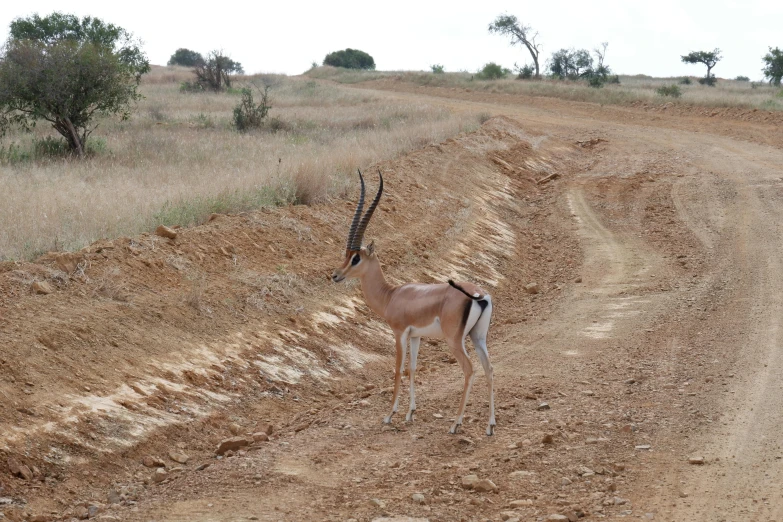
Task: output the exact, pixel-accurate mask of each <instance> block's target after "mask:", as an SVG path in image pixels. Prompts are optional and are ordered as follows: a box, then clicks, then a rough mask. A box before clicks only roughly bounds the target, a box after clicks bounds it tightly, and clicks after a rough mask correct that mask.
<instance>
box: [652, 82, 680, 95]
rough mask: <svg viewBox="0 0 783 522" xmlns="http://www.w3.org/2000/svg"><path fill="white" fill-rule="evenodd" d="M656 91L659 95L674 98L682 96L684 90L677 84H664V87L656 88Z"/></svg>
mask: <svg viewBox="0 0 783 522" xmlns="http://www.w3.org/2000/svg"><path fill="white" fill-rule="evenodd" d="M655 92H656V93H658V96H670V97H672V98H679V97H680V96H682V91H681V90H680V87H679V86H678V85H676V84H671V85H664V86H663V87H659V88H657V89H655Z"/></svg>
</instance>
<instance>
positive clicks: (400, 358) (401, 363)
mask: <svg viewBox="0 0 783 522" xmlns="http://www.w3.org/2000/svg"><path fill="white" fill-rule="evenodd" d="M394 342H395V347H396V348H397V356H396V358H395V364H394V395H393V396H392V410H391V412H390V413H389V414H388V415H387V416H386V417H384V418H383V423H384V424H390V423H391V419H392V415H394V414H395V413H397V405H398V404H399V402H400V384H401V383H402V370H403V369H404V367H405V345H406V344H407V337H406V336H405V332H399V333H398V332H394Z"/></svg>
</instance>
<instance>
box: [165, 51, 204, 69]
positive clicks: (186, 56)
mask: <svg viewBox="0 0 783 522" xmlns="http://www.w3.org/2000/svg"><path fill="white" fill-rule="evenodd" d="M202 63H204V57H203V56H201V53H197V52H196V51H191V50H190V49H185V48H184V47H181V48H179V49H177V50H176V51H174V54H172V55H171V58H169V63H168V65H182V66H184V67H194V66H196V65H200V64H202Z"/></svg>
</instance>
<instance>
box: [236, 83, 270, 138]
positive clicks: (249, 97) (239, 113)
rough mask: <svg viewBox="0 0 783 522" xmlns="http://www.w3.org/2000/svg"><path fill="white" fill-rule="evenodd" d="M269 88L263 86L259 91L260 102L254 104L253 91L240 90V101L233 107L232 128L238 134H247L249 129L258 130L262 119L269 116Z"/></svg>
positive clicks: (262, 123)
mask: <svg viewBox="0 0 783 522" xmlns="http://www.w3.org/2000/svg"><path fill="white" fill-rule="evenodd" d="M271 108H272V107H271V106H270V105H269V86H268V85H267V86H265V87H264V90H263V91H261V102H260V103H256V102H255V101H254V100H253V91H252V90H251V89H247V88H246V89H242V101H241V102H239V105H237V106H236V107H234V119H233V121H232V125H233V127H234V128H235V129H236V130H238V131H239V132H247V131H249V130H251V129H258V128H260V127H262V126H263V125H264V119H265V118H266V117H267V115H268V114H269V109H271Z"/></svg>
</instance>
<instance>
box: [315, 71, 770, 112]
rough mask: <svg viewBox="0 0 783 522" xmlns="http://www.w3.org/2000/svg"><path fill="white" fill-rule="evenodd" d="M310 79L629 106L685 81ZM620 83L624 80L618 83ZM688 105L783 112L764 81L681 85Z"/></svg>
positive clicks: (349, 74) (362, 75)
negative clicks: (595, 84)
mask: <svg viewBox="0 0 783 522" xmlns="http://www.w3.org/2000/svg"><path fill="white" fill-rule="evenodd" d="M307 75H308V76H309V77H311V78H322V79H329V80H332V81H335V82H338V83H348V84H354V83H358V82H363V81H369V80H378V79H382V78H388V79H394V80H396V81H400V82H409V83H412V84H417V85H434V86H440V87H456V88H459V89H466V90H474V91H477V92H488V93H505V94H519V95H528V96H545V97H553V98H562V99H566V100H574V101H585V102H594V103H601V104H612V105H630V104H635V103H639V102H644V103H651V104H656V103H664V102H663V100H664V98H661V97H660V96H658V94H657V93H656V92H655V90H656V89H658V88H659V87H661V86H664V85H670V84H672V83H679V82H681V80H682V79H681V78H653V77H651V76H646V75H641V74H640V75H634V76H616V75H610V76H608V77H607V81H606V84H605V88H603V89H591V88H589V86H588V85H587V84H586V83H585V82H563V81H560V80H554V79H549V78H543V79H541V80H539V81H535V82H520V81H516V79H514V80H512V79H497V80H485V81H481V82H476V81H471V78H475V74H471V73H469V72H447V73H445V74H442V75H433V74H431V73H429V72H426V73H417V72H410V71H407V72H406V71H349V70H345V69H336V68H333V67H319V68H318V70H315V71H311V72H309V73H307ZM618 81H621V82H622V83H621V84H620V83H615V82H618ZM681 89H682V98H681V99H682V101H683V103H684V104H690V105H698V106H705V107H745V108H758V109H764V110H771V111H778V110H783V103H781V102H780V101H779V99H778V98H776V97H775V94H776V93H777V89H775V88H773V87H771V86H769V85H766V84H760V83H753V82H749V83H742V82H723V83H721V84H719V85H718V86H716V87H715V88H714V89H698V88H690V89H689V88H682V87H681Z"/></svg>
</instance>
